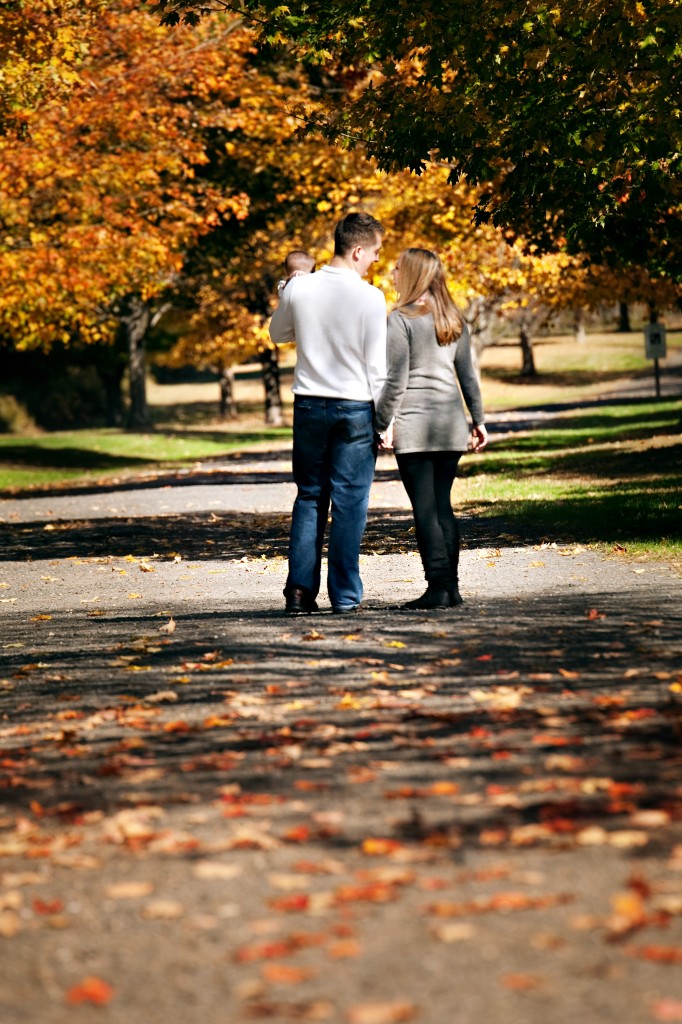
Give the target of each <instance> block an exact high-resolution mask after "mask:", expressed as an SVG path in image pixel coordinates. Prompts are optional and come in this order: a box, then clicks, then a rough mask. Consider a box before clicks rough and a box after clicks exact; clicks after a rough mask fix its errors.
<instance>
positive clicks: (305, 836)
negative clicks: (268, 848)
mask: <svg viewBox="0 0 682 1024" xmlns="http://www.w3.org/2000/svg"><path fill="white" fill-rule="evenodd" d="M311 834H312V833H311V829H310V827H309V826H308V825H295V826H294V827H293V828H290V829H287V831H286V832H285V833H284V836H283V839H285V840H286V842H288V843H307V842H308V840H309V839H310V836H311Z"/></svg>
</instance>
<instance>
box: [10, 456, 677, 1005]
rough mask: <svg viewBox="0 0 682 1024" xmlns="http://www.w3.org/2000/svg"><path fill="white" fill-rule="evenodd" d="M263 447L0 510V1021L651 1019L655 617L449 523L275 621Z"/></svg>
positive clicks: (594, 558)
mask: <svg viewBox="0 0 682 1024" xmlns="http://www.w3.org/2000/svg"><path fill="white" fill-rule="evenodd" d="M292 497H293V491H292V486H291V483H290V482H289V464H288V459H287V455H286V452H285V451H283V450H281V449H280V450H274V451H271V452H264V453H253V454H251V455H246V456H244V457H243V458H242V459H239V460H226V462H225V463H221V464H211V465H210V466H208V465H207V466H204V467H199V468H197V469H196V470H195V471H193V472H192V473H188V474H184V475H181V476H179V477H176V476H173V477H168V478H165V479H159V478H149V479H146V480H140V481H137V482H127V483H126V482H121V483H120V484H119V485H116V486H110V487H108V488H107V487H93V488H91V489H90V490H87V489H85V490H84V489H79V490H75V489H74V491H73V492H72V493H69V494H67V493H63V492H61V493H60V494H54V495H50V496H43V497H31V498H21V499H12V500H4V501H0V519H1V520H2V536H1V538H0V546H1V548H2V552H3V557H4V559H5V560H4V562H3V564H2V566H1V567H0V601H1V602H2V603H0V715H1V717H0V763H1V764H2V773H3V774H2V791H1V792H0V950H1V954H2V961H1V963H2V967H1V968H0V1020H1V1021H2V1024H65V1022H67V1021H68V1022H69V1024H71V1022H72V1021H74V1020H76V1021H82V1022H83V1024H91V1022H95V1021H97V1022H107V1024H138V1022H139V1024H143V1022H144V1024H185V1022H186V1021H201V1022H202V1024H248V1022H250V1021H260V1020H263V1021H274V1022H276V1024H288V1022H290V1021H322V1022H330V1024H393V1022H401V1021H412V1020H414V1021H417V1022H419V1024H472V1022H474V1021H485V1022H486V1024H510V1022H511V1024H516V1022H518V1024H546V1022H547V1021H548V1020H551V1021H552V1022H553V1024H584V1022H585V1021H586V1020H588V1021H595V1022H600V1024H601V1022H604V1024H611V1022H613V1024H616V1022H618V1024H643V1022H649V1021H653V1022H655V1021H682V971H680V963H682V826H681V824H680V821H681V819H682V756H681V754H680V746H679V739H680V728H681V721H680V703H679V702H680V699H681V696H680V695H681V693H682V670H681V661H680V655H681V653H682V599H681V591H680V580H679V578H678V577H677V576H676V575H675V574H674V573H673V572H672V571H671V570H670V569H669V568H667V567H666V566H665V565H661V564H655V563H651V562H644V561H633V560H631V559H629V558H627V557H619V556H617V555H615V554H614V555H612V556H610V557H604V556H602V555H600V554H599V553H598V552H597V551H595V550H591V549H589V548H584V547H581V546H578V545H555V544H552V543H533V541H532V539H527V540H526V541H525V542H522V541H520V540H519V539H518V538H516V539H513V538H511V537H510V535H509V534H508V533H506V531H505V526H504V524H503V523H499V522H496V521H488V522H487V523H486V524H481V523H473V522H472V523H465V524H464V528H465V537H466V539H467V543H468V547H467V548H466V550H465V551H464V553H463V560H462V561H463V564H462V591H463V594H464V597H465V604H464V605H463V606H462V608H460V609H452V610H448V611H445V612H442V613H440V612H439V613H434V614H431V615H429V614H423V613H422V614H419V613H407V612H404V611H400V610H397V608H396V606H397V605H399V604H400V603H401V602H402V601H404V600H406V599H408V598H409V597H411V596H414V595H415V594H418V593H420V592H421V589H422V586H423V580H422V573H421V567H420V564H419V560H418V558H417V557H416V555H415V553H414V550H413V542H412V537H411V534H410V525H411V521H410V514H409V511H408V508H407V505H406V502H405V498H404V495H403V492H402V488H401V485H400V484H399V482H398V481H397V479H396V476H395V471H394V469H393V464H392V461H391V460H390V459H389V458H384V459H382V460H381V461H380V465H379V471H378V474H377V480H376V482H375V485H374V489H373V493H372V501H371V514H370V522H369V527H368V532H367V543H366V546H365V552H364V554H363V578H364V581H365V589H366V599H367V608H366V611H364V612H363V613H362V614H360V615H356V616H333V615H332V614H331V613H330V611H329V609H328V607H327V606H326V605H324V602H323V609H322V611H321V612H320V613H319V614H318V615H316V616H310V617H304V618H289V617H287V616H285V615H284V614H283V611H282V603H283V599H282V587H283V584H284V579H285V574H286V561H285V555H286V536H287V525H288V516H289V510H290V505H291V501H292Z"/></svg>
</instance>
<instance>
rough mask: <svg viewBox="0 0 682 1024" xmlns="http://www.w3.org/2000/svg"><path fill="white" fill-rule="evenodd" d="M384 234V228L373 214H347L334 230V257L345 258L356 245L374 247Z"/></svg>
mask: <svg viewBox="0 0 682 1024" xmlns="http://www.w3.org/2000/svg"><path fill="white" fill-rule="evenodd" d="M383 233H384V228H383V226H382V225H381V224H380V223H379V221H378V220H376V218H374V217H372V215H371V214H369V213H362V212H360V213H347V214H346V216H345V217H343V218H342V219H341V220H340V221H339V223H338V224H337V225H336V228H335V229H334V255H335V256H345V255H346V254H347V253H349V252H350V251H351V249H354V248H355V246H356V245H362V246H369V245H373V244H374V242H375V241H376V237H377V235H379V236H381V235H383Z"/></svg>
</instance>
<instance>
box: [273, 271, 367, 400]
mask: <svg viewBox="0 0 682 1024" xmlns="http://www.w3.org/2000/svg"><path fill="white" fill-rule="evenodd" d="M270 337H271V338H272V340H273V341H274V342H275V344H278V345H280V344H283V343H284V342H287V341H295V342H296V350H297V351H296V370H295V371H294V383H293V387H292V389H291V390H292V391H293V393H294V394H295V395H314V396H316V397H319V398H345V399H352V400H354V401H357V402H369V401H375V402H376V401H377V400H378V398H379V395H380V394H381V390H382V388H383V386H384V381H385V380H386V300H385V299H384V296H383V293H382V292H380V291H379V289H378V288H375V287H374V286H373V285H371V284H368V282H367V281H363V279H362V278H361V277H360V275H359V274H357V273H356V272H355V271H354V270H346V269H345V268H343V267H322V269H321V270H318V271H317V272H316V273H314V274H307V275H306V276H305V277H294V278H293V279H292V280H291V281H289V283H288V284H287V286H286V288H285V289H284V291H283V293H282V298H281V301H280V304H279V306H278V307H277V309H276V310H275V313H274V315H273V317H272V320H271V321H270Z"/></svg>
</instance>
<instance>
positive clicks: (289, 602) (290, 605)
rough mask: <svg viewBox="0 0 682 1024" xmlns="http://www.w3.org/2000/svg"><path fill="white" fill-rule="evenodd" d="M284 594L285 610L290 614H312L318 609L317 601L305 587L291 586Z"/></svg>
mask: <svg viewBox="0 0 682 1024" xmlns="http://www.w3.org/2000/svg"><path fill="white" fill-rule="evenodd" d="M284 596H285V598H286V606H285V610H286V611H287V613H288V614H289V615H310V614H312V612H316V611H317V602H316V601H315V599H314V598H312V597H311V596H310V594H309V593H308V591H307V590H304V588H303V587H289V588H288V589H287V590H285V591H284Z"/></svg>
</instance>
